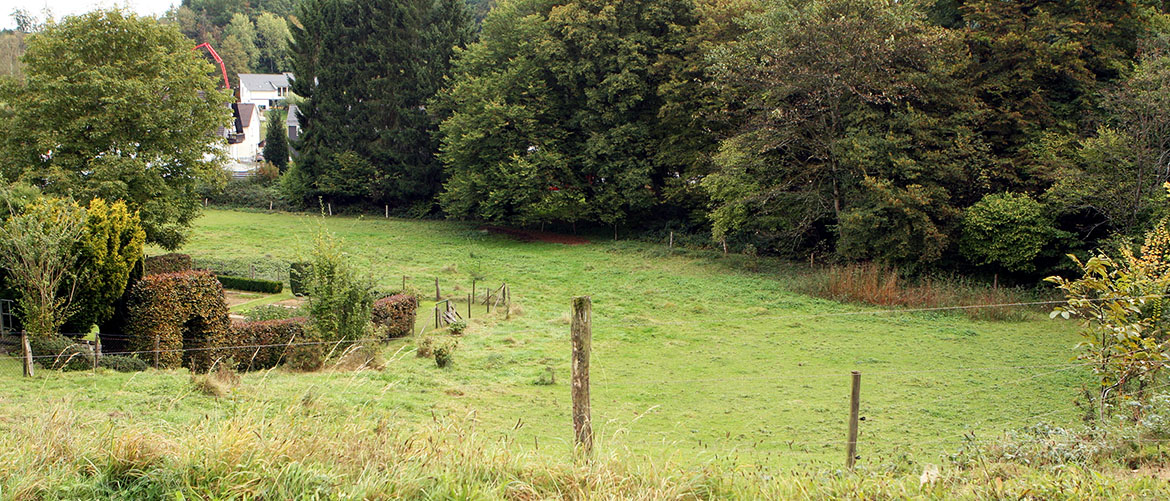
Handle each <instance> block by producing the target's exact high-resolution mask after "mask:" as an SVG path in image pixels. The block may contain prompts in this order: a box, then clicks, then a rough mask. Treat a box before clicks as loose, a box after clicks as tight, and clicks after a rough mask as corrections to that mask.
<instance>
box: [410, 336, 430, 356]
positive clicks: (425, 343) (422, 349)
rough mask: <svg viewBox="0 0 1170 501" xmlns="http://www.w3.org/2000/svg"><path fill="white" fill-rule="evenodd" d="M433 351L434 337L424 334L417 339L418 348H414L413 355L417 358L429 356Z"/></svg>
mask: <svg viewBox="0 0 1170 501" xmlns="http://www.w3.org/2000/svg"><path fill="white" fill-rule="evenodd" d="M434 353H435V338H433V337H430V336H426V337H424V338H422V339H421V340H419V342H418V348H416V349H415V350H414V355H415V356H417V357H418V358H431V356H433V355H434Z"/></svg>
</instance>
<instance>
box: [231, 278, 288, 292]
mask: <svg viewBox="0 0 1170 501" xmlns="http://www.w3.org/2000/svg"><path fill="white" fill-rule="evenodd" d="M215 278H216V279H218V280H219V283H221V284H223V286H224V288H227V289H232V290H238V291H250V292H264V293H267V294H279V293H280V291H281V290H284V284H282V283H280V282H276V281H272V280H263V279H260V278H247V277H233V276H231V275H216V277H215Z"/></svg>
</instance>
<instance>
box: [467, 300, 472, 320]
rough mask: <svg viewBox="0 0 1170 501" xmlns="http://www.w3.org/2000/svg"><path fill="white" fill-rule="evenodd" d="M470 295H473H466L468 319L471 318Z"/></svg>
mask: <svg viewBox="0 0 1170 501" xmlns="http://www.w3.org/2000/svg"><path fill="white" fill-rule="evenodd" d="M472 297H473V296H472V295H471V294H468V295H467V319H468V320H471V302H472V301H471V298H472Z"/></svg>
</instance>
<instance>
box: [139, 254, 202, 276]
mask: <svg viewBox="0 0 1170 501" xmlns="http://www.w3.org/2000/svg"><path fill="white" fill-rule="evenodd" d="M142 266H143V271H144V272H145V273H146V274H147V275H159V274H162V273H179V272H182V271H189V270H190V269H191V256H189V255H187V254H178V253H171V254H162V255H159V256H150V257H148V258H146V259H145V260H144V261H143V262H142Z"/></svg>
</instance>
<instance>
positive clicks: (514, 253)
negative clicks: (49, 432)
mask: <svg viewBox="0 0 1170 501" xmlns="http://www.w3.org/2000/svg"><path fill="white" fill-rule="evenodd" d="M318 224H319V223H318V220H317V219H315V218H312V217H308V216H303V215H288V214H260V213H244V212H230V211H221V210H209V211H206V213H205V215H204V216H203V217H202V218H200V219H199V220H198V221H197V223H196V228H195V231H194V235H193V236H192V238H191V240H190V242H189V244H188V245H187V246H186V248H184V249H183V252H187V253H190V254H192V255H193V256H196V257H209V258H210V257H215V258H249V257H254V258H263V257H265V256H271V257H274V258H281V259H288V260H293V259H298V258H300V257H303V255H304V253H306V251H307V250H308V246H309V243H310V242H311V241H312V237H313V235H314V233H315V231H316V229H317V227H318ZM327 225H328V228H329V229H330V230H331V231H333V232H335V233H336V234H337V235H338V236H339V237H341V238H343V239H344V240H345V242H346V243H347V248H348V249H349V252H350V254H351V256H352V258H353V259H354V261H355V262H356V263H358V264H359V265H360V266H361V268H362V269H367V270H369V272H370V273H371V274H372V275H373V276H374V277H375V278H376V279H377V280H378V282H379V283H380V284H381V285H383V286H386V287H397V286H399V285H400V284H401V280H402V276H403V275H407V276H409V277H411V278H410V280H409V282H410V284H411V285H412V286H414V287H417V288H418V289H419V290H421V291H424V293H431V294H433V288H434V278H435V277H436V276H437V277H438V278H439V279H440V283H441V285H442V287H443V289H444V291H451V294H452V295H456V296H459V295H465V294H466V293H467V292H469V291H470V288H471V279H470V277H471V275H472V274H473V273H475V274H481V275H482V276H484V277H485V281H486V283H487V284H489V285H491V286H492V287H495V286H498V284H499V283H501V282H504V281H506V282H508V283H509V284H510V285H511V288H512V293H513V297H514V300H515V302H516V303H518V305H519V306H520V308H521V309H522V311H521V312H520V313H519V314H516V315H513V316H512V318H511V320H507V321H505V320H504V319H503V318H502V315H497V314H493V315H490V316H487V317H485V316H484V315H483V314H482V307H477V309H476V310H474V311H473V318H472V321H471V327H470V328H469V329H468V332H467V334H466V335H465V336H463V338H462V339H461V346H460V348H459V351H458V352H457V353H456V355H455V364H454V366H453V367H450V368H447V369H438V368H436V367H435V366H434V363H433V362H432V361H430V360H427V359H419V358H415V357H414V353H413V352H414V350H413V347H414V340H413V339H404V340H398V341H395V342H393V343H391V345H390V346H389V347H388V348H387V352H386V353H387V354H386V358H387V364H386V367H385V369H384V370H381V371H362V372H357V373H353V372H322V373H315V374H295V373H288V372H283V371H280V370H278V371H273V372H270V373H265V372H261V373H252V374H248V375H246V376H245V377H244V379H243V383H242V384H241V386H240V387H239V388H238V390H237V391H236V392H235V393H234V394H233V395H231V396H229V397H225V398H221V399H214V398H212V397H207V396H204V395H201V394H198V393H194V392H192V390H191V385H190V384H189V382H188V376H187V375H186V373H185V372H163V373H155V372H153V371H152V372H148V373H144V374H137V375H123V374H112V373H103V374H99V375H97V376H94V375H91V374H84V373H78V374H65V375H62V374H57V373H50V374H46V371H41V372H40V374H39V375H38V377H36V378H34V379H32V380H24V379H21V378H19V377H18V374H17V375H13V376H9V375H8V374H5V375H4V376H3V377H4V378H5V380H4V381H3V385H4V389H3V390H0V408H2V409H4V410H3V411H0V429H2V428H3V426H4V425H3V423H4V420H3V415H4V414H7V415H9V416H11V415H15V414H19V413H22V412H26V413H27V412H29V410H30V409H35V408H45V406H47V405H50V404H48V403H47V402H52V403H53V404H52V405H65V406H67V407H69V408H70V409H72V410H75V411H77V412H81V413H82V414H83V415H89V416H93V417H94V419H105V418H104V417H103V416H107V415H111V413H115V412H116V413H118V415H119V416H120V417H119V419H128V420H132V421H134V422H136V423H139V424H142V425H143V426H150V427H156V428H157V429H159V430H164V431H162V432H161V433H166V430H172V431H173V430H181V429H188V428H190V427H194V426H202V425H205V424H206V423H207V422H208V420H211V421H212V422H214V421H215V420H221V419H227V418H229V417H231V416H236V415H238V414H240V413H241V412H245V410H246V411H247V412H252V413H261V415H263V416H265V419H272V420H273V422H274V423H278V422H279V420H280V419H282V415H284V414H285V413H287V409H289V408H291V406H295V405H297V404H298V403H299V402H304V401H306V399H310V400H311V401H312V402H314V409H315V411H314V412H316V413H317V414H316V416H317V419H319V420H320V422H321V423H322V424H321V426H322V427H323V428H322V429H328V428H327V427H328V426H333V425H336V426H347V425H355V422H354V420H355V419H359V418H357V417H356V416H362V417H361V418H360V419H376V420H377V421H378V422H379V423H382V422H383V421H384V422H388V423H391V425H396V426H409V425H415V424H418V423H423V422H428V421H431V420H432V419H433V416H436V415H439V416H460V417H461V418H466V419H468V420H470V422H473V423H476V427H477V429H478V430H479V432H478V433H479V434H480V435H481V436H482V437H484V438H486V439H490V440H498V439H506V442H505V443H506V444H508V447H510V448H513V449H522V450H526V451H527V450H530V449H533V450H538V451H540V453H542V454H552V455H554V456H557V457H564V456H566V455H567V454H568V451H569V447H568V445H567V444H568V443H569V441H570V440H571V437H572V433H571V425H570V417H569V410H570V400H569V387H568V385H567V381H568V377H569V363H568V360H569V353H570V347H569V340H568V331H569V326H568V311H569V301H570V298H571V297H572V296H574V295H586V294H587V295H591V296H592V298H593V327H594V332H593V343H594V344H593V359H592V370H593V381H592V394H593V420H594V429H595V431H596V433H597V437H598V442H599V447H600V448H601V449H602V450H604V451H621V452H622V453H623V454H624V453H628V454H635V455H641V454H645V455H649V456H652V457H654V458H662V459H671V460H673V461H677V462H680V463H683V464H688V463H707V462H711V461H718V462H720V463H723V462H727V463H730V464H734V465H744V466H751V465H760V464H766V465H774V466H795V465H809V464H811V465H830V466H835V465H838V464H840V463H842V462H843V460H844V457H843V456H844V451H843V443H842V442H843V441H844V440H845V432H846V417H847V413H848V394H849V372H850V371H851V370H860V371H862V374H863V383H862V392H861V395H862V407H861V408H862V411H861V414H862V416H864V417H865V421H864V422H863V423H862V424H861V437H860V445H859V451H860V454H861V456H862V458H861V460H860V464H861V465H864V466H867V467H873V468H880V467H883V466H884V465H888V464H905V463H906V460H914V461H920V462H939V461H940V454H943V453H945V452H947V451H953V450H955V449H956V448H957V447H958V446H959V445H960V444H961V443H962V438H961V435H962V434H963V433H965V432H974V433H975V435H976V436H984V437H985V436H988V435H991V434H995V433H997V432H1001V431H1003V430H1007V429H1011V428H1015V427H1019V426H1022V425H1026V424H1031V423H1034V422H1037V421H1041V420H1043V421H1046V422H1051V423H1057V424H1073V423H1075V422H1077V421H1078V419H1077V412H1076V410H1075V408H1074V407H1073V405H1072V400H1073V399H1074V397H1075V396H1076V394H1077V389H1078V388H1079V386H1080V385H1081V383H1082V382H1085V381H1087V377H1088V374H1087V372H1086V371H1084V370H1082V369H1080V368H1077V367H1075V366H1072V365H1071V357H1072V356H1073V355H1074V351H1073V346H1074V345H1075V344H1076V342H1077V336H1076V334H1075V326H1074V325H1073V324H1071V323H1069V322H1066V321H1059V320H1049V319H1048V318H1047V315H1044V314H1043V312H1035V313H1033V314H1031V316H1030V320H1028V321H1026V322H977V321H971V320H968V319H967V318H965V317H963V316H962V315H960V314H953V313H900V314H882V315H858V314H848V313H856V312H860V311H864V310H868V309H870V308H865V307H860V306H856V305H844V304H839V303H834V302H831V301H825V300H821V299H816V298H811V297H808V296H804V295H800V294H797V293H794V292H792V291H791V290H792V287H791V278H790V277H791V275H790V274H788V273H787V272H783V271H770V272H760V273H753V272H748V271H743V270H741V269H738V268H737V267H736V266H734V264H735V263H737V262H739V261H738V260H737V259H736V258H735V257H734V256H733V257H731V258H722V257H720V256H717V255H707V254H701V253H681V254H669V253H667V252H666V251H665V249H663V248H661V246H656V245H651V244H645V243H637V242H613V241H604V240H601V241H594V242H593V243H590V244H587V245H576V246H566V245H561V244H545V243H531V242H520V241H516V240H512V239H509V238H506V237H502V236H497V235H494V234H489V233H486V232H484V231H480V230H478V229H476V227H474V226H470V225H465V224H460V223H452V222H426V221H404V220H385V219H380V218H348V217H334V218H329V219H328V221H327ZM765 268H768V269H771V268H776V269H780V270H782V269H783V267H782V266H776V267H765ZM479 287H480V290H481V291H482V287H483V282H481V285H480V286H479ZM424 298H425V294H424ZM432 299H433V298H432ZM429 306H430V303H424V305H423V307H424V309H422V310H420V313H419V319H420V322H419V325H420V326H423V325H424V324H427V323H429V321H430V319H431V315H430V310H429V309H426V308H429ZM465 308H466V306H465V305H462V306H461V312H465ZM1016 366H1025V367H1027V368H1021V369H1015V368H1007V367H1016ZM546 367H553V368H554V370H555V374H556V384H555V385H551V386H550V385H537V384H535V383H536V382H537V381H538V380H539V379H540V377H541V375H542V373H544V372H545V371H546ZM371 416H374V417H371ZM370 426H372V424H371V425H370Z"/></svg>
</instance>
